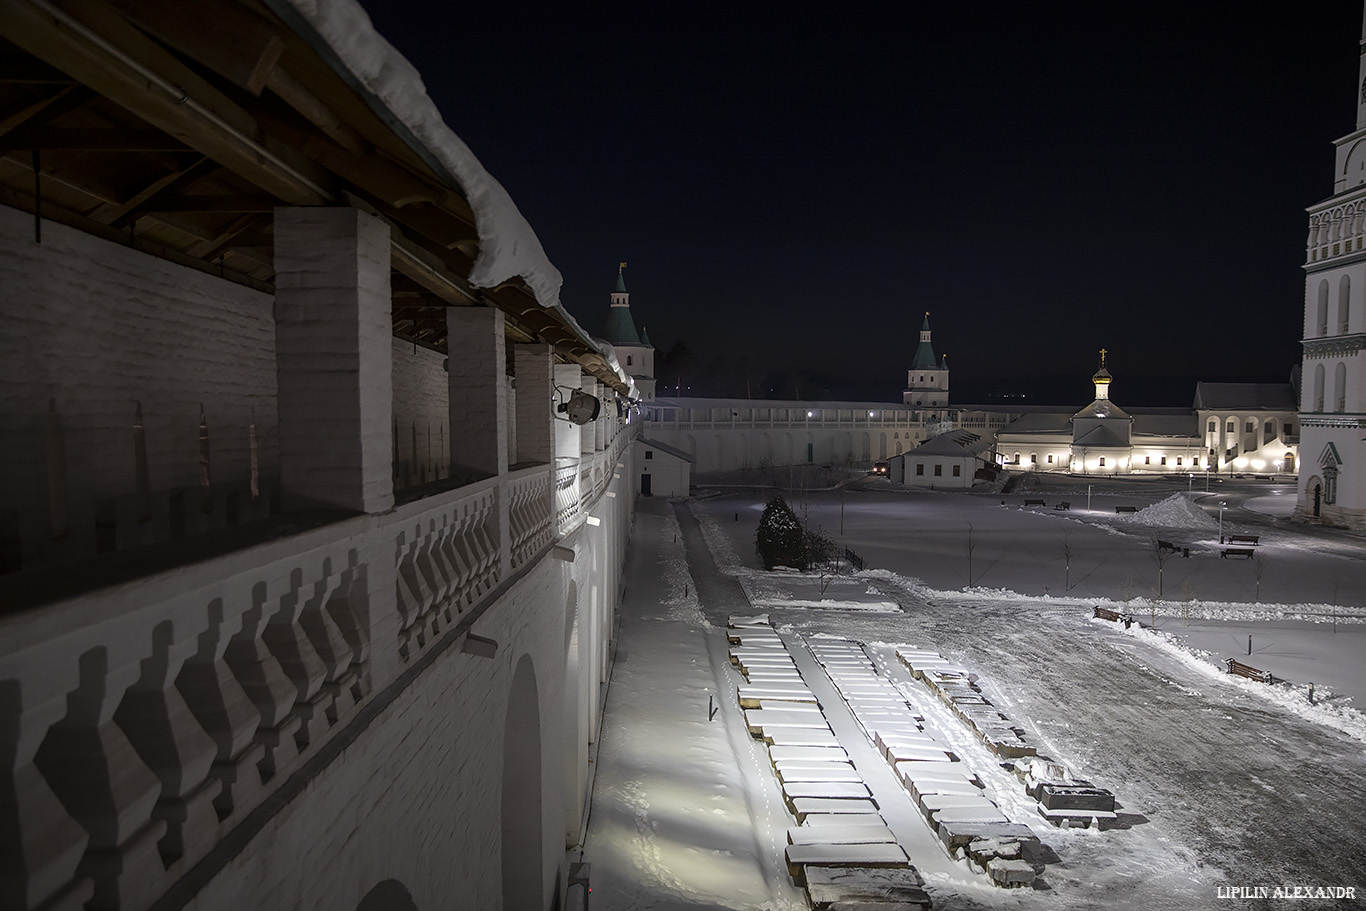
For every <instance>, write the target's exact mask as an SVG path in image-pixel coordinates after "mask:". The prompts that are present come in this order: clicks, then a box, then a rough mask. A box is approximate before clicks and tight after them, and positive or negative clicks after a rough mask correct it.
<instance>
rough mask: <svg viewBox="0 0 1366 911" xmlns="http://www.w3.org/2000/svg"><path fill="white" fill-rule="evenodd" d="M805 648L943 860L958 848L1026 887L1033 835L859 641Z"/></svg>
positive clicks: (1005, 880)
mask: <svg viewBox="0 0 1366 911" xmlns="http://www.w3.org/2000/svg"><path fill="white" fill-rule="evenodd" d="M806 644H807V647H808V648H809V649H810V650H811V652H812V654H813V655H815V657H816V660H817V661H818V662H819V663H820V665H821V667H822V668H824V670H825V672H826V674H827V675H828V676H829V677H830V680H831V682H832V683H833V684H834V686H835V689H836V691H837V692H838V693H839V694H840V697H841V698H842V699H843V700H844V701H845V703H846V704H847V705H848V706H849V710H850V713H851V714H852V715H853V716H854V718H855V720H856V721H857V722H858V723H859V726H860V727H862V728H863V731H864V733H865V734H866V735H867V736H868V738H869V740H871V741H872V742H873V745H874V746H875V747H876V748H877V750H878V752H879V753H880V754H881V755H882V756H883V757H884V758H885V759H886V760H887V762H888V763H889V764H890V765H891V766H892V769H893V771H894V772H895V774H896V777H897V779H898V780H899V781H900V782H901V783H902V785H903V786H904V787H905V788H906V790H907V791H908V792H909V793H910V795H911V799H912V800H913V801H914V802H915V805H916V807H917V808H918V809H919V810H920V812H921V814H922V815H923V816H924V818H925V821H926V822H927V823H928V824H929V826H930V828H931V829H933V830H934V832H935V834H936V835H938V836H939V838H940V840H941V841H942V842H943V843H944V846H945V848H947V849H948V851H949V853H950V855H952V856H955V857H956V856H958V853H959V851H962V852H963V853H965V854H966V855H967V857H968V858H969V860H970V861H971V862H973V863H975V864H976V865H977V866H979V867H980V868H981V869H982V870H983V871H984V872H985V873H987V875H988V876H990V878H991V881H992V882H993V883H995V884H996V885H999V886H1007V887H1018V886H1025V885H1028V884H1029V883H1031V882H1033V880H1034V878H1035V871H1034V866H1033V865H1032V864H1031V863H1029V862H1027V861H1026V860H1024V857H1023V855H1024V853H1025V851H1026V850H1030V851H1035V850H1037V848H1038V844H1039V840H1038V838H1037V837H1036V836H1035V835H1034V833H1033V832H1032V831H1031V830H1030V829H1029V827H1028V826H1025V825H1021V824H1019V823H1013V822H1011V821H1010V819H1009V818H1007V816H1006V815H1005V814H1004V813H1002V812H1001V810H1000V808H999V807H998V806H997V805H996V803H995V802H994V801H992V800H991V799H990V798H988V797H987V796H986V794H985V791H984V789H983V784H982V780H981V778H980V777H979V776H978V775H977V773H976V772H974V771H973V770H972V769H971V768H970V767H969V766H968V764H967V763H965V762H962V761H961V759H960V757H958V756H957V755H955V754H954V752H953V751H952V750H951V749H950V748H949V747H948V746H947V745H945V744H944V743H942V742H941V741H940V740H939V739H938V738H937V737H935V736H934V734H932V733H931V732H930V731H929V730H927V729H926V727H925V726H924V724H923V723H922V722H923V721H924V719H923V718H922V717H920V716H919V715H918V714H916V713H915V712H914V711H913V710H912V709H911V707H910V706H909V705H908V703H907V701H906V697H905V695H904V694H902V693H901V692H900V691H899V690H898V689H897V688H896V685H895V684H894V683H893V682H892V681H891V680H889V679H888V678H887V677H886V676H884V675H882V674H880V673H878V671H877V667H876V666H875V665H874V664H873V662H872V660H871V659H870V658H869V657H868V655H867V653H866V652H865V651H864V649H863V646H862V644H861V643H858V642H853V641H849V640H838V639H833V640H832V639H808V640H807V643H806ZM941 660H942V659H941Z"/></svg>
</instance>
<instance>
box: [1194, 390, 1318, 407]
mask: <svg viewBox="0 0 1366 911" xmlns="http://www.w3.org/2000/svg"><path fill="white" fill-rule="evenodd" d="M1194 407H1195V410H1196V411H1298V410H1299V405H1298V403H1296V401H1295V391H1294V389H1293V387H1291V385H1290V384H1289V383H1196V384H1195V405H1194Z"/></svg>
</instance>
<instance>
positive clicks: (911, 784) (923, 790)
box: [902, 778, 982, 803]
mask: <svg viewBox="0 0 1366 911" xmlns="http://www.w3.org/2000/svg"><path fill="white" fill-rule="evenodd" d="M902 784H904V785H905V786H906V789H907V790H908V791H910V792H911V796H912V797H913V798H915V800H916V802H917V803H919V801H920V799H921V798H922V797H924V796H926V795H928V794H953V795H957V796H959V797H972V796H975V795H978V794H981V793H982V789H981V788H979V787H978V786H977V785H975V784H973V783H972V782H970V781H968V780H967V779H966V778H963V779H959V780H958V781H927V780H925V779H918V778H908V779H905V780H904V781H903V782H902Z"/></svg>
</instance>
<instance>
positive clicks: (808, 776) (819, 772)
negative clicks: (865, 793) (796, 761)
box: [778, 762, 863, 784]
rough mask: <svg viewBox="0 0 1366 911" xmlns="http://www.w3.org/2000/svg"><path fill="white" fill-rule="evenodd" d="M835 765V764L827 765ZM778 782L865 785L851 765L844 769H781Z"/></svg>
mask: <svg viewBox="0 0 1366 911" xmlns="http://www.w3.org/2000/svg"><path fill="white" fill-rule="evenodd" d="M826 764H827V765H831V766H833V765H835V763H833V762H831V763H826ZM778 781H779V782H781V783H783V784H787V783H789V782H792V783H797V782H807V783H814V782H820V781H839V782H848V783H851V784H863V776H862V775H860V774H859V773H858V772H857V771H855V769H854V767H853V766H851V765H845V766H844V768H842V769H835V768H830V769H813V768H791V767H779V769H778Z"/></svg>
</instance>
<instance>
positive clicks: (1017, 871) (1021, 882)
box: [987, 857, 1035, 889]
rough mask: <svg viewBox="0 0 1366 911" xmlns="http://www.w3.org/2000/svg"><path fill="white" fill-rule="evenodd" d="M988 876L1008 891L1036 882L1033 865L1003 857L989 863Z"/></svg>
mask: <svg viewBox="0 0 1366 911" xmlns="http://www.w3.org/2000/svg"><path fill="white" fill-rule="evenodd" d="M987 875H988V876H990V877H991V881H992V882H993V883H995V884H996V885H998V886H1003V887H1005V888H1008V889H1018V888H1020V887H1022V886H1027V885H1029V884H1030V883H1032V882H1033V881H1034V877H1035V873H1034V867H1033V865H1032V864H1027V863H1025V862H1024V861H1022V860H1007V859H1006V858H1003V857H996V858H993V859H992V860H990V861H989V862H988V863H987Z"/></svg>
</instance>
